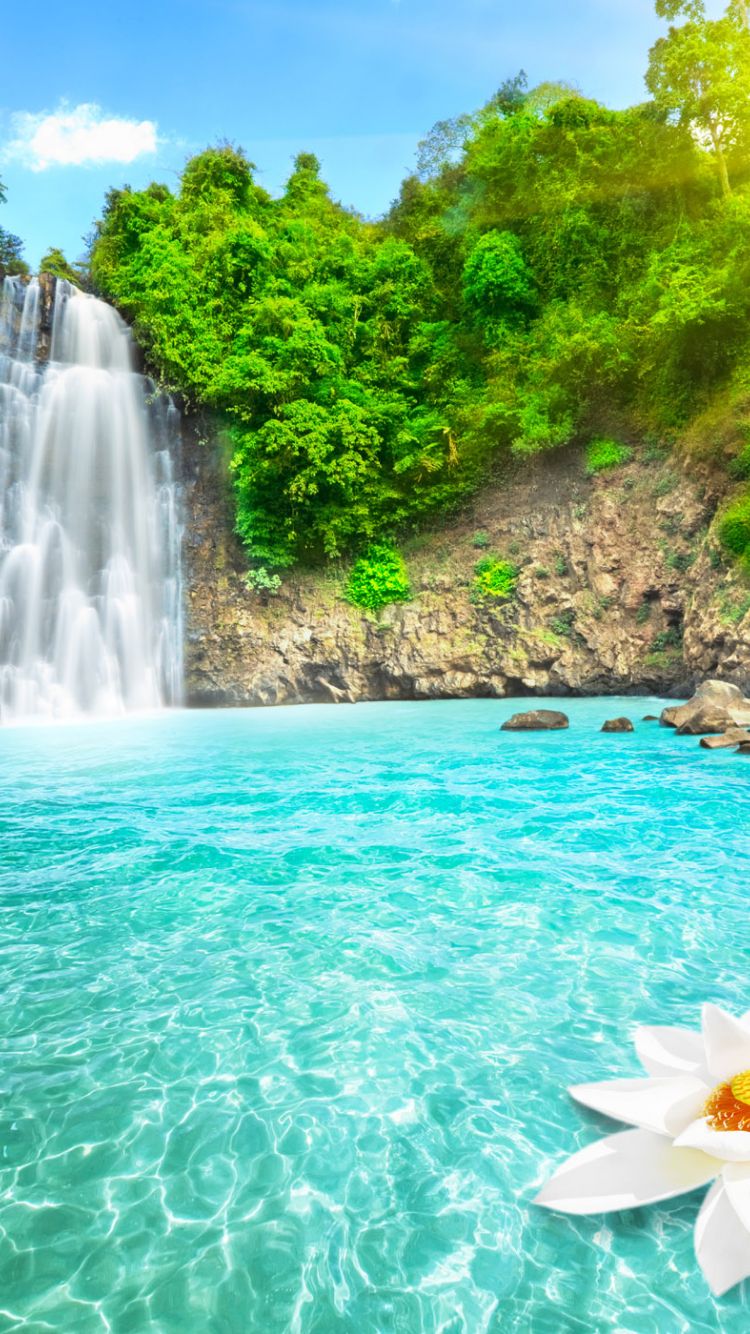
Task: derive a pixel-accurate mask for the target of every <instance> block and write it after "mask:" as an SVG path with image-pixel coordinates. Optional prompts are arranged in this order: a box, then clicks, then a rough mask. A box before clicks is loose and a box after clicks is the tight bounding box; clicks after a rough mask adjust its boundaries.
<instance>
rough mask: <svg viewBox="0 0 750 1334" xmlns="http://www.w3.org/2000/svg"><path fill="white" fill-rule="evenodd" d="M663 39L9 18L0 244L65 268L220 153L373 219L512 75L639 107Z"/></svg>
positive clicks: (196, 0)
mask: <svg viewBox="0 0 750 1334" xmlns="http://www.w3.org/2000/svg"><path fill="white" fill-rule="evenodd" d="M711 4H712V7H713V9H714V10H718V8H719V7H720V6H721V0H711ZM662 30H663V28H662V25H661V24H660V23H659V22H658V20H657V19H656V18H655V17H654V14H653V3H652V0H521V3H519V0H349V3H346V0H128V3H127V4H125V5H110V4H108V3H106V0H103V2H102V0H100V2H99V3H98V4H92V3H89V2H88V0H87V2H84V0H65V3H60V0H55V3H50V2H49V0H38V2H37V3H34V4H32V3H26V4H18V3H14V4H12V5H10V4H9V5H8V7H7V11H6V14H5V16H4V18H3V22H2V29H1V34H0V35H1V37H2V44H3V48H4V59H3V78H2V84H1V85H0V99H1V101H0V177H2V179H3V180H4V181H5V184H6V186H7V190H8V202H7V203H6V205H5V206H4V207H2V209H0V224H2V225H3V226H4V227H6V228H7V229H9V230H11V231H14V232H16V233H18V234H19V235H20V236H21V237H22V238H23V239H24V241H25V243H26V249H27V257H28V258H29V259H30V260H31V262H32V263H36V262H37V261H38V259H39V257H40V255H41V254H42V252H43V250H44V249H46V248H47V247H48V246H49V245H60V246H62V248H63V249H64V250H65V251H66V253H67V254H68V255H69V256H70V257H75V256H76V255H77V254H79V253H80V251H81V250H82V248H83V247H82V239H81V238H82V237H83V235H84V234H85V233H86V232H87V231H88V230H89V228H90V226H91V223H92V221H93V219H94V218H96V217H97V216H98V214H99V211H100V208H101V202H102V199H103V196H104V192H105V190H106V189H107V188H108V187H109V186H112V185H122V184H123V183H125V182H128V183H130V184H132V185H133V186H141V185H144V184H146V183H147V182H148V181H149V180H153V179H157V180H164V181H166V182H167V183H168V184H171V185H176V183H177V180H178V176H179V172H180V169H181V167H182V165H183V163H184V161H185V158H186V157H187V156H188V155H189V154H190V153H191V152H195V151H198V150H199V149H201V148H203V147H204V146H205V145H206V144H207V143H211V142H215V141H216V140H217V139H221V138H226V139H231V140H233V141H234V142H236V143H240V144H242V145H243V146H244V147H245V148H246V150H247V151H248V153H249V154H250V156H251V157H252V158H253V160H254V161H255V162H256V163H257V164H258V168H259V179H260V181H261V182H262V184H264V185H265V186H266V187H267V188H268V189H269V190H271V191H273V192H276V191H278V190H279V189H280V188H281V186H282V184H283V181H284V179H285V177H286V175H287V174H288V171H289V167H290V161H291V158H292V157H293V155H294V154H295V153H296V152H298V151H299V150H301V149H311V150H312V151H314V152H316V153H317V154H318V156H319V157H320V158H321V159H322V162H323V168H324V174H325V175H326V178H327V180H328V181H329V183H330V184H331V187H332V190H333V193H334V195H335V196H336V197H337V198H339V199H341V200H342V202H344V203H346V204H349V205H353V206H354V207H356V208H358V209H359V210H360V211H361V212H363V213H365V214H367V215H370V216H377V215H378V214H380V213H382V212H383V211H384V210H385V209H386V208H387V207H388V205H389V203H390V201H391V200H392V199H393V198H394V197H395V195H396V193H397V191H398V186H399V183H400V181H401V179H402V177H403V176H404V175H405V174H406V173H407V172H408V171H409V170H410V168H411V167H412V165H413V161H414V152H415V148H416V144H417V142H418V140H419V139H420V138H421V137H422V136H423V135H424V134H425V133H426V132H427V131H428V130H429V128H430V127H431V125H433V124H434V122H435V121H436V120H441V119H444V118H446V117H448V116H453V115H456V114H457V113H459V112H461V111H470V110H473V109H474V108H476V107H478V106H480V105H481V104H482V103H483V102H485V101H486V100H487V98H488V97H489V96H490V95H491V94H492V93H493V92H494V91H495V89H496V88H497V86H498V84H500V83H501V82H502V81H503V79H505V78H506V77H508V76H509V75H512V74H514V73H516V71H517V70H518V69H520V68H522V67H523V68H524V69H525V70H526V71H527V72H528V75H529V80H530V82H531V84H534V83H539V82H541V81H542V80H545V79H567V80H569V81H570V82H573V83H575V84H578V85H579V86H580V87H581V88H582V90H583V91H584V92H586V93H587V94H588V95H589V96H592V97H596V98H599V99H600V100H602V101H604V102H606V103H607V104H608V105H610V106H615V107H620V106H625V105H627V104H628V103H631V102H636V101H640V100H642V99H643V97H644V96H645V92H644V85H643V73H644V70H645V67H646V60H647V53H648V48H649V46H650V45H651V43H652V42H653V41H654V39H655V38H656V37H657V36H658V34H659V32H660V31H662ZM123 121H124V122H125V124H124V125H123V124H121V123H119V122H123ZM61 158H62V159H65V161H60V159H61ZM128 159H131V160H128Z"/></svg>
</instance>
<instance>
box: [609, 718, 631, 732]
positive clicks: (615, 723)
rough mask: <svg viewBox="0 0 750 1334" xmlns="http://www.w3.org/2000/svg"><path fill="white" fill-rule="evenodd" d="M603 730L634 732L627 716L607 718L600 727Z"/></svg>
mask: <svg viewBox="0 0 750 1334" xmlns="http://www.w3.org/2000/svg"><path fill="white" fill-rule="evenodd" d="M602 731H603V732H634V731H635V728H634V726H633V724H632V723H631V721H630V719H629V718H609V719H608V721H607V722H606V723H605V724H604V726H603V728H602Z"/></svg>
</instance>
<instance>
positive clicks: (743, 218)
mask: <svg viewBox="0 0 750 1334" xmlns="http://www.w3.org/2000/svg"><path fill="white" fill-rule="evenodd" d="M657 9H658V11H659V13H660V14H661V15H662V16H663V17H665V18H666V19H667V20H668V21H671V22H672V27H671V28H670V30H669V32H668V33H667V34H666V35H665V36H664V37H663V38H662V39H660V41H659V42H657V44H656V46H655V48H654V50H653V52H652V55H651V62H650V66H649V75H648V81H649V88H650V90H651V92H652V100H650V101H648V102H645V103H644V104H643V105H641V106H637V107H633V108H630V109H628V110H625V111H612V110H610V109H608V108H606V107H604V106H601V105H600V104H598V103H596V102H594V101H591V100H590V99H588V98H586V97H585V96H583V95H582V94H581V93H580V92H579V91H578V90H576V89H572V88H570V87H569V86H568V85H565V84H545V85H542V86H541V87H540V88H538V89H532V90H529V89H528V88H527V83H526V76H525V75H524V74H523V73H521V74H519V75H517V76H515V77H514V78H512V79H509V80H507V81H506V83H505V84H503V85H502V87H501V88H500V89H499V90H498V93H497V94H496V95H495V96H494V97H493V98H491V99H490V101H489V102H488V103H487V104H486V105H485V106H484V107H483V108H481V109H480V110H479V111H477V112H474V113H471V114H469V113H467V114H466V115H464V116H460V117H458V118H455V119H454V120H452V121H444V122H441V123H440V124H438V125H437V126H436V127H435V128H434V129H433V131H432V132H431V133H430V134H429V135H428V136H427V138H426V139H425V140H424V142H423V144H422V145H421V147H420V152H419V158H418V164H417V170H416V171H415V173H414V175H412V176H410V177H409V178H408V179H407V180H406V181H405V182H404V184H403V186H402V188H401V192H400V194H399V197H398V199H397V200H396V201H395V203H394V205H393V207H392V209H391V210H390V212H389V214H388V216H387V217H386V218H385V219H384V220H383V221H382V222H380V223H377V224H373V223H369V222H366V221H364V220H363V219H362V218H360V217H359V216H358V215H357V214H355V213H353V212H351V211H350V210H347V209H345V208H343V207H341V205H339V204H338V203H336V202H335V201H334V200H333V199H332V198H331V196H330V192H329V190H328V188H327V187H326V185H325V183H324V181H323V180H322V178H321V172H320V165H319V163H318V162H317V160H316V158H315V157H313V156H312V155H311V154H302V155H300V156H299V157H298V158H297V159H296V161H295V163H294V168H293V171H292V173H291V175H290V177H289V180H288V182H287V186H286V189H285V191H284V193H283V195H282V196H281V197H280V198H278V199H273V198H271V197H270V196H269V194H268V193H267V192H266V191H265V190H263V188H262V187H261V186H260V185H258V183H257V181H256V179H255V175H254V168H253V165H252V163H251V162H249V161H248V159H247V158H246V156H245V155H244V153H243V152H242V151H241V150H240V149H238V148H236V147H234V146H232V145H230V144H219V145H217V146H215V147H213V148H209V149H208V150H206V152H204V153H201V154H199V155H198V156H197V157H195V158H193V159H191V161H190V162H189V163H188V164H187V166H186V168H185V171H184V173H183V177H182V182H181V186H180V189H179V191H178V192H177V193H173V192H172V191H171V190H169V189H168V188H167V187H166V186H163V185H159V184H153V185H151V186H149V187H148V188H147V189H145V190H141V191H132V190H129V189H125V190H120V191H113V192H111V193H110V195H109V196H108V199H107V203H106V208H105V211H104V215H103V217H102V220H101V222H100V224H99V225H98V229H97V236H96V240H95V244H94V248H93V256H92V273H93V278H94V281H95V283H96V284H97V286H98V288H99V290H100V291H101V292H102V293H103V294H104V295H105V296H107V297H109V298H110V299H111V300H113V301H114V302H115V303H116V304H117V305H118V306H119V307H120V308H121V309H122V311H123V312H124V314H125V315H126V316H128V317H129V318H131V319H132V320H133V321H134V322H135V325H136V331H137V334H138V336H139V338H140V340H141V342H142V344H143V346H144V348H145V350H146V353H147V356H148V358H149V360H150V362H151V364H152V366H153V368H154V369H155V371H156V372H157V373H158V374H159V375H160V376H161V377H162V379H163V380H164V381H165V383H167V384H168V385H170V386H172V387H173V388H175V389H177V390H179V391H180V392H181V393H182V394H183V395H184V397H185V398H186V400H187V401H188V402H189V403H191V404H199V405H203V406H205V407H206V408H208V409H210V410H211V411H213V412H214V413H215V414H216V416H217V418H218V419H219V421H220V422H221V423H223V425H224V428H225V430H226V431H227V434H228V435H229V437H230V439H231V441H232V475H233V479H234V485H235V490H236V498H237V527H238V531H239V533H240V534H241V536H242V538H243V540H244V542H245V544H246V546H247V550H248V554H249V557H250V558H251V560H252V561H254V562H256V563H261V564H265V565H271V566H277V567H280V568H281V567H283V566H285V565H289V564H291V563H293V562H294V561H297V560H305V561H319V560H324V559H330V558H336V557H338V556H340V555H342V554H344V553H347V552H356V551H358V550H362V551H364V550H366V549H367V547H368V544H371V543H373V542H386V543H387V542H388V540H389V539H390V538H391V537H392V536H393V535H394V534H395V533H396V532H397V531H398V530H400V529H403V528H404V527H408V526H414V525H418V524H421V523H423V522H424V521H425V520H426V519H427V518H428V517H429V516H430V515H434V514H438V513H442V512H445V511H446V510H448V509H449V508H451V507H453V506H456V505H457V504H459V503H461V501H462V500H463V498H464V497H465V496H466V495H467V494H469V493H470V491H471V490H472V489H473V488H475V487H476V486H478V485H479V484H480V483H481V482H482V480H483V479H485V478H486V477H487V476H488V475H489V474H491V472H492V471H493V470H494V469H496V468H498V467H501V466H504V463H505V461H506V460H508V459H510V458H515V459H517V460H519V461H522V460H523V458H524V457H526V456H528V455H530V454H534V453H538V452H540V451H543V450H548V449H553V448H556V447H559V446H561V445H565V444H568V443H570V442H572V441H579V442H580V443H581V444H587V443H588V442H590V441H592V440H596V439H598V438H600V437H602V436H603V435H607V436H609V435H610V434H611V423H612V422H613V421H616V422H618V423H619V424H620V427H621V429H622V431H623V432H624V433H625V434H627V433H628V432H634V431H636V430H638V431H650V432H655V433H659V434H661V435H662V436H669V434H670V433H672V432H674V431H676V430H679V429H680V428H681V427H682V426H683V425H684V424H685V423H687V422H688V421H689V420H690V419H691V417H692V416H693V415H694V414H695V413H697V412H699V411H701V410H702V408H704V407H705V405H706V404H707V403H708V402H709V401H710V399H711V397H712V395H715V394H716V393H717V392H721V391H722V390H723V388H725V387H726V386H728V385H729V384H731V383H732V382H733V380H737V378H738V377H739V378H741V377H742V376H744V375H745V374H746V371H745V367H746V366H747V365H750V360H749V358H748V346H749V344H750V282H748V277H749V274H748V269H749V268H750V258H748V257H749V256H750V144H749V142H748V130H749V129H750V112H749V109H748V95H749V91H750V76H749V74H748V42H750V33H749V32H748V28H747V25H746V22H745V17H746V15H745V9H746V7H745V6H744V5H743V4H741V3H740V0H732V3H731V4H730V5H729V7H728V9H727V12H726V14H725V15H724V17H723V18H721V19H719V20H714V21H708V20H707V19H706V17H705V13H704V11H703V6H702V3H700V0H657Z"/></svg>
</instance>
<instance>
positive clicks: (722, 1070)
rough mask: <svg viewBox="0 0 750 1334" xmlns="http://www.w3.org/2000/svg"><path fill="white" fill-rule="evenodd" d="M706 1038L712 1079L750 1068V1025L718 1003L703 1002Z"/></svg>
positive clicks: (731, 1077)
mask: <svg viewBox="0 0 750 1334" xmlns="http://www.w3.org/2000/svg"><path fill="white" fill-rule="evenodd" d="M703 1041H704V1042H705V1044H706V1062H707V1064H708V1069H709V1072H710V1074H711V1076H712V1078H713V1079H715V1080H717V1081H719V1080H723V1079H733V1078H734V1076H735V1075H738V1074H740V1073H741V1072H742V1071H743V1070H750V1028H747V1027H746V1026H745V1025H744V1024H742V1023H741V1022H740V1020H739V1019H735V1018H734V1015H731V1014H727V1012H726V1010H720V1009H719V1007H718V1005H704V1006H703Z"/></svg>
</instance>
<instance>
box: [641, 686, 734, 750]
mask: <svg viewBox="0 0 750 1334" xmlns="http://www.w3.org/2000/svg"><path fill="white" fill-rule="evenodd" d="M661 722H662V723H663V724H664V726H665V727H675V728H676V729H677V732H678V735H679V736H707V735H708V734H709V733H711V732H714V733H721V732H726V731H727V730H728V729H729V728H731V727H742V726H745V725H750V699H745V697H744V695H743V693H742V691H741V690H740V689H739V687H738V686H736V685H732V684H731V683H730V682H726V681H704V682H703V684H702V685H701V686H699V687H698V689H697V690H696V692H695V694H694V695H693V698H692V699H689V700H688V701H687V703H686V704H680V705H677V706H676V707H674V708H667V709H664V710H663V712H662V715H661Z"/></svg>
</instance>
